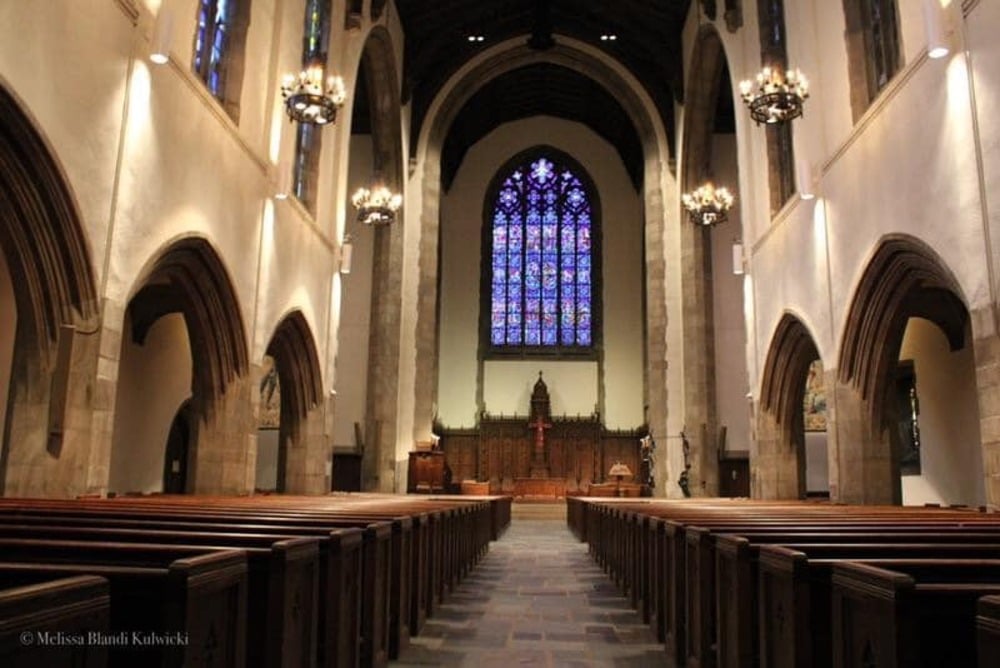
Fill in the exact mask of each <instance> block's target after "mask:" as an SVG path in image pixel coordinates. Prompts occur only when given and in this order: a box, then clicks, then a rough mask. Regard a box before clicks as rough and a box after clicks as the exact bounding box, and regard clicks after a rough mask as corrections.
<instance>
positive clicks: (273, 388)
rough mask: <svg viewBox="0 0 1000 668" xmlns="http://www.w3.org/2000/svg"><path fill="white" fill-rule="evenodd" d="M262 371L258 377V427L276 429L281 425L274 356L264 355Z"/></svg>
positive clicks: (279, 397) (278, 388)
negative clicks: (259, 377)
mask: <svg viewBox="0 0 1000 668" xmlns="http://www.w3.org/2000/svg"><path fill="white" fill-rule="evenodd" d="M263 366H264V369H263V371H264V373H263V375H262V376H261V379H260V407H259V409H260V413H259V415H260V419H259V420H258V423H257V428H258V429H277V428H278V427H279V426H281V384H280V383H279V382H278V369H277V367H276V366H275V365H274V358H273V357H271V356H270V355H265V356H264V365H263Z"/></svg>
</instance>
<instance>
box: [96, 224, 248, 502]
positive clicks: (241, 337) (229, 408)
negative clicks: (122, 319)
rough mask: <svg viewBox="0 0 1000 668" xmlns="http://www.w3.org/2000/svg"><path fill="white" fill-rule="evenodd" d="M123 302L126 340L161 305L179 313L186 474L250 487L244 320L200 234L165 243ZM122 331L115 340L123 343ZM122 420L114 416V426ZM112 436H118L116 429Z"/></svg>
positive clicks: (207, 486)
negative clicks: (188, 427)
mask: <svg viewBox="0 0 1000 668" xmlns="http://www.w3.org/2000/svg"><path fill="white" fill-rule="evenodd" d="M138 286H139V287H138V288H137V289H136V290H135V291H134V293H133V294H132V296H131V298H130V299H129V302H128V308H127V317H128V320H129V322H131V330H130V331H128V332H126V333H125V335H126V336H130V337H131V340H132V342H135V343H139V344H141V343H142V342H143V341H144V339H145V337H146V334H147V333H148V331H149V329H150V327H151V326H152V325H153V324H154V323H155V322H156V321H158V320H159V319H160V318H161V317H162V316H164V315H167V314H168V313H179V314H181V315H182V316H183V319H184V324H185V326H186V329H187V336H188V340H189V343H190V355H191V360H192V376H191V414H192V416H193V420H194V422H195V425H194V427H195V428H194V431H195V433H196V436H195V438H194V439H193V442H192V446H191V447H192V450H193V453H192V456H191V461H192V467H191V471H190V472H189V475H190V476H191V478H192V480H193V484H189V485H188V487H189V489H191V491H193V492H195V493H203V494H206V493H246V492H249V491H251V490H252V489H253V474H254V466H255V462H254V458H253V452H252V448H251V447H250V441H249V440H248V435H249V434H250V433H251V431H252V429H251V427H252V424H253V412H252V403H251V393H250V391H251V387H252V382H251V377H250V376H251V374H250V363H249V353H248V344H247V336H246V328H245V327H244V324H243V317H242V311H241V308H240V303H239V298H238V296H237V294H236V291H235V289H234V287H233V281H232V279H231V277H230V274H229V272H228V270H227V269H226V267H225V264H224V262H223V260H222V258H221V257H220V256H219V254H218V252H217V251H216V250H215V248H214V247H213V246H212V244H211V243H210V242H209V241H208V240H207V239H205V238H203V237H194V236H189V237H183V238H180V239H177V240H174V241H172V242H171V243H169V244H168V245H167V246H166V247H165V248H164V249H162V251H161V252H160V253H159V254H158V255H157V256H156V257H155V259H154V260H152V261H151V262H150V263H149V265H148V268H147V269H146V270H145V271H144V272H143V273H142V278H141V279H140V281H139V282H138ZM127 343H128V342H127V341H125V337H123V343H122V345H123V346H125V345H127ZM120 424H121V423H120V422H119V420H118V419H117V418H116V430H117V429H118V428H119V425H120ZM116 438H117V437H116Z"/></svg>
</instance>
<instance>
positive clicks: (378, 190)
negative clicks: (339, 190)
mask: <svg viewBox="0 0 1000 668" xmlns="http://www.w3.org/2000/svg"><path fill="white" fill-rule="evenodd" d="M351 203H352V204H353V205H354V206H355V207H357V209H358V222H359V223H363V224H365V225H389V224H390V223H392V222H393V221H394V220H396V212H397V211H398V210H399V207H400V206H401V205H402V204H403V197H402V196H401V195H397V194H394V193H393V192H392V191H391V190H389V189H388V188H386V187H385V186H377V187H375V188H372V189H371V190H369V189H368V188H358V191H357V192H356V193H354V197H352V198H351Z"/></svg>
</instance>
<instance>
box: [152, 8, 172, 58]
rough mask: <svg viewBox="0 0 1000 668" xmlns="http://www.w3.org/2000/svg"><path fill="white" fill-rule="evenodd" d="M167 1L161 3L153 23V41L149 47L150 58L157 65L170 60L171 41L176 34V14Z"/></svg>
mask: <svg viewBox="0 0 1000 668" xmlns="http://www.w3.org/2000/svg"><path fill="white" fill-rule="evenodd" d="M165 5H166V3H165V2H164V3H163V4H161V5H160V11H158V12H157V13H156V22H155V23H154V24H153V41H152V43H151V44H150V48H149V59H150V60H151V61H152V62H154V63H156V64H157V65H166V64H167V63H168V62H170V42H171V41H172V39H173V35H174V14H173V12H171V11H170V10H169V9H167V8H166V6H165Z"/></svg>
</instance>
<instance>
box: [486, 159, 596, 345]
mask: <svg viewBox="0 0 1000 668" xmlns="http://www.w3.org/2000/svg"><path fill="white" fill-rule="evenodd" d="M532 155H533V157H532V158H531V159H528V160H525V161H523V162H520V163H518V164H516V165H515V166H514V167H513V168H510V169H509V171H508V172H506V173H503V174H501V175H500V176H499V178H498V179H497V181H496V183H498V186H496V187H495V189H494V192H493V193H492V195H491V196H492V200H491V207H490V209H489V210H488V211H489V218H488V220H490V221H491V224H492V228H491V230H490V233H489V234H488V235H487V237H486V239H487V240H488V242H489V244H490V248H489V252H488V254H486V255H485V256H484V261H487V262H489V263H490V264H489V273H488V276H489V281H490V283H489V287H488V289H487V294H488V295H489V300H490V311H489V314H490V315H489V327H488V330H489V346H490V348H491V349H493V350H496V351H505V350H507V351H509V350H522V351H532V350H535V351H537V352H554V351H556V350H577V351H581V352H583V351H587V350H589V349H590V348H592V346H593V344H594V331H593V329H594V323H593V316H592V310H593V309H592V304H591V300H592V298H593V294H594V290H593V287H592V280H593V276H592V267H593V258H592V253H593V250H594V249H593V247H592V244H591V240H592V234H593V226H594V220H593V209H592V206H593V205H592V201H593V200H594V197H593V195H592V194H591V189H590V188H589V187H588V186H586V185H585V184H584V181H583V180H582V179H581V175H580V174H579V173H577V171H579V170H578V168H574V167H571V166H569V165H568V164H566V161H564V160H562V159H561V158H560V157H559V156H557V155H555V154H553V153H545V152H543V153H538V152H533V153H532ZM574 169H577V171H574Z"/></svg>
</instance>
